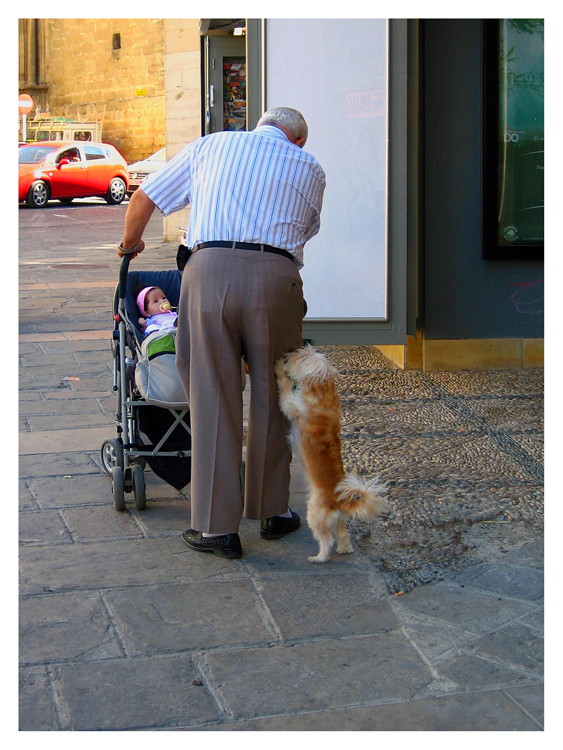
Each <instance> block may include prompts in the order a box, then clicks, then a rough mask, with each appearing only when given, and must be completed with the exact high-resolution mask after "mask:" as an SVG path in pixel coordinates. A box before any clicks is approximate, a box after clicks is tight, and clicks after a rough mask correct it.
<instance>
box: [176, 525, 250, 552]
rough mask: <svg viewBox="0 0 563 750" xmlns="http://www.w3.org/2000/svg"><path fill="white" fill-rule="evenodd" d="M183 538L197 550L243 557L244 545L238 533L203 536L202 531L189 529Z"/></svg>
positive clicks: (189, 545)
mask: <svg viewBox="0 0 563 750" xmlns="http://www.w3.org/2000/svg"><path fill="white" fill-rule="evenodd" d="M182 539H183V540H184V541H185V543H186V544H187V545H188V547H191V548H192V549H195V550H196V551H197V552H212V553H213V554H214V555H217V556H218V557H231V558H233V557H242V545H241V543H240V538H239V535H238V534H221V536H202V535H201V531H194V530H193V529H188V530H187V531H184V533H183V534H182Z"/></svg>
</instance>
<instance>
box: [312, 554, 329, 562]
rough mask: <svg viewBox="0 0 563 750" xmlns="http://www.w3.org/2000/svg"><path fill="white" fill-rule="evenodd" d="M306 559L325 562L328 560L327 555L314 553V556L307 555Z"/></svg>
mask: <svg viewBox="0 0 563 750" xmlns="http://www.w3.org/2000/svg"><path fill="white" fill-rule="evenodd" d="M307 560H309V562H310V563H326V562H328V561H329V560H330V558H329V557H321V556H320V555H315V556H314V557H313V556H311V557H308V558H307Z"/></svg>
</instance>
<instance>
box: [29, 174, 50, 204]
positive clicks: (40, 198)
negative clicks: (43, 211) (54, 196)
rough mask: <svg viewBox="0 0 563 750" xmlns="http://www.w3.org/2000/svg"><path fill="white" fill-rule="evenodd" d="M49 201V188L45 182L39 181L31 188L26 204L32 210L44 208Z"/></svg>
mask: <svg viewBox="0 0 563 750" xmlns="http://www.w3.org/2000/svg"><path fill="white" fill-rule="evenodd" d="M48 201H49V186H48V185H47V183H46V182H43V180H37V182H34V183H33V184H32V186H31V187H30V188H29V192H28V194H27V199H26V203H27V205H28V206H29V207H30V208H43V206H46V205H47V203H48Z"/></svg>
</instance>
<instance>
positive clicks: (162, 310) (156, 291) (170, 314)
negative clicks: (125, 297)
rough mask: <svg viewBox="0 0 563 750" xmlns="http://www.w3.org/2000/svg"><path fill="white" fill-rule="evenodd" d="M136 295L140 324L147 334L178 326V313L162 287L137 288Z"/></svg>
mask: <svg viewBox="0 0 563 750" xmlns="http://www.w3.org/2000/svg"><path fill="white" fill-rule="evenodd" d="M135 296H136V299H137V307H138V308H139V312H140V317H139V325H140V327H141V328H142V329H143V333H144V335H145V336H149V335H150V334H151V333H154V331H162V330H165V329H167V328H175V327H176V325H177V320H178V313H175V312H174V311H173V310H172V309H171V306H170V302H169V301H168V298H167V297H166V294H165V293H164V292H163V291H162V289H161V288H160V287H158V286H146V287H143V288H141V289H140V290H136V294H135Z"/></svg>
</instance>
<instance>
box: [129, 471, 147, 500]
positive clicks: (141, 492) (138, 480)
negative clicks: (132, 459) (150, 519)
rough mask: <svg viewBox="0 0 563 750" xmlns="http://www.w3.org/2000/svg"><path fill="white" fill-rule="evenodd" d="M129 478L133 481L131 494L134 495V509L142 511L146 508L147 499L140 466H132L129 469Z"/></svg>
mask: <svg viewBox="0 0 563 750" xmlns="http://www.w3.org/2000/svg"><path fill="white" fill-rule="evenodd" d="M131 476H132V479H133V492H134V493H135V507H136V508H137V510H144V509H145V508H146V507H147V497H146V494H145V477H144V476H143V467H142V466H141V465H140V464H133V466H132V467H131Z"/></svg>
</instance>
